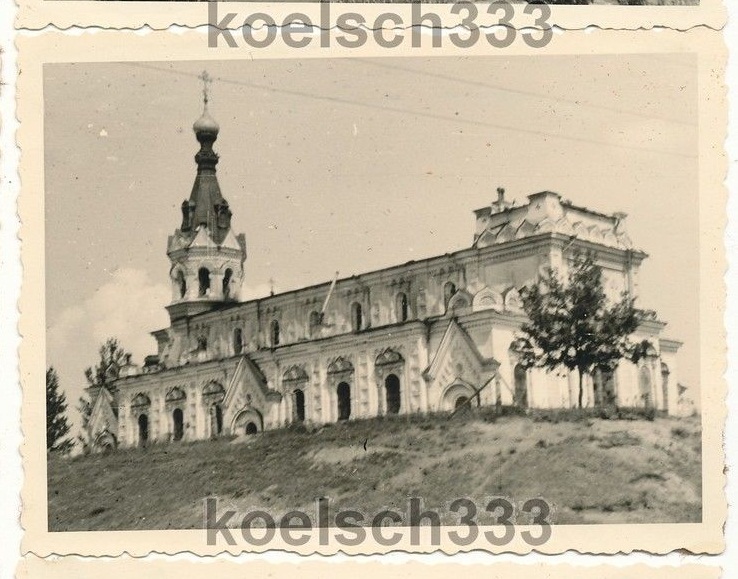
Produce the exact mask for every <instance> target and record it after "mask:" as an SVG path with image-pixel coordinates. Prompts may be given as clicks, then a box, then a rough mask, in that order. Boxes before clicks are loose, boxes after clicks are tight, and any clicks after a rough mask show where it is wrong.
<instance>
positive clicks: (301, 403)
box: [292, 388, 305, 422]
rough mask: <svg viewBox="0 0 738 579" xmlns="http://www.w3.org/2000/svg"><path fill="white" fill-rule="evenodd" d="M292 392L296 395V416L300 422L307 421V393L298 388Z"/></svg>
mask: <svg viewBox="0 0 738 579" xmlns="http://www.w3.org/2000/svg"><path fill="white" fill-rule="evenodd" d="M292 394H293V395H294V397H295V398H294V400H295V418H296V419H297V421H298V422H305V393H304V392H303V391H302V390H300V389H299V388H298V389H296V390H295V391H294V392H293V393H292Z"/></svg>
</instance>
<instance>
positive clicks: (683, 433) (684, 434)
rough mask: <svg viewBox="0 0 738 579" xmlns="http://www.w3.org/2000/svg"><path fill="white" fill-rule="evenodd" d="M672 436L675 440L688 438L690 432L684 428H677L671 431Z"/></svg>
mask: <svg viewBox="0 0 738 579" xmlns="http://www.w3.org/2000/svg"><path fill="white" fill-rule="evenodd" d="M671 435H672V436H673V437H674V438H688V437H689V431H688V430H687V429H686V428H684V427H683V426H675V427H674V428H672V429H671Z"/></svg>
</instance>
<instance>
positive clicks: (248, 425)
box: [231, 408, 264, 436]
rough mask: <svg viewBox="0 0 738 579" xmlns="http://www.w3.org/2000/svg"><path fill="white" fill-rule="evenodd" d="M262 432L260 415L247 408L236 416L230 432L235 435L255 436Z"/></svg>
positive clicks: (262, 425) (262, 424) (262, 426)
mask: <svg viewBox="0 0 738 579" xmlns="http://www.w3.org/2000/svg"><path fill="white" fill-rule="evenodd" d="M262 430H264V421H263V419H262V416H261V414H260V413H259V412H258V411H257V410H255V409H253V408H248V409H245V410H242V411H241V412H239V413H238V414H237V415H236V418H235V419H234V421H233V427H232V428H231V432H232V433H233V434H235V435H238V436H241V435H251V434H257V433H258V432H261V431H262Z"/></svg>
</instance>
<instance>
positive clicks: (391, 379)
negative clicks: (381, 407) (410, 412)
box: [384, 374, 401, 414]
mask: <svg viewBox="0 0 738 579" xmlns="http://www.w3.org/2000/svg"><path fill="white" fill-rule="evenodd" d="M384 390H385V395H386V397H387V414H399V413H400V404H401V398H400V379H399V378H398V377H397V376H396V375H395V374H390V375H388V376H387V378H385V380H384Z"/></svg>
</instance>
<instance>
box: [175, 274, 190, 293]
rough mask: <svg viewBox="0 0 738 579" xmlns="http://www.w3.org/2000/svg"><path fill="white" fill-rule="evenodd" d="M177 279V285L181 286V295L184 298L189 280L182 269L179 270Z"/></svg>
mask: <svg viewBox="0 0 738 579" xmlns="http://www.w3.org/2000/svg"><path fill="white" fill-rule="evenodd" d="M176 281H177V287H178V288H179V297H180V298H183V297H185V295H186V294H187V280H186V279H185V275H184V272H183V271H182V270H181V269H180V270H179V271H178V272H177V276H176Z"/></svg>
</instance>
